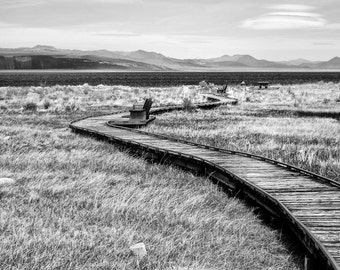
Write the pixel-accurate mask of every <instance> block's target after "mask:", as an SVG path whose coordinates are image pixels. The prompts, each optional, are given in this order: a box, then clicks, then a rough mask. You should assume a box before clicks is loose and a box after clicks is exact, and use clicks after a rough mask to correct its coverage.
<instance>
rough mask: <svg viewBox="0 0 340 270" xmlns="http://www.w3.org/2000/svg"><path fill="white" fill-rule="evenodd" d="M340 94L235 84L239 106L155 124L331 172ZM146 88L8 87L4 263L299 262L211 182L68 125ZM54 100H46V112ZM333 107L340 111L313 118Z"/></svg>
mask: <svg viewBox="0 0 340 270" xmlns="http://www.w3.org/2000/svg"><path fill="white" fill-rule="evenodd" d="M338 89H339V86H338V85H336V84H325V83H320V84H313V85H302V86H291V88H290V90H289V91H290V92H292V93H294V96H293V95H292V94H289V93H288V92H289V91H288V87H286V86H281V87H280V89H279V90H275V91H274V90H269V91H259V90H256V89H248V90H247V89H246V90H242V89H238V88H235V89H231V90H230V91H232V92H233V93H229V94H233V95H234V96H237V97H239V98H240V100H241V102H240V105H238V106H234V107H229V106H228V107H220V108H218V109H216V110H213V111H200V110H198V111H196V112H180V113H176V112H175V113H171V114H170V113H169V114H164V115H160V116H158V117H157V120H156V121H157V122H155V124H153V125H150V126H149V127H148V128H147V130H151V131H155V132H159V133H166V134H172V135H174V136H180V137H183V138H186V139H190V140H193V141H199V142H202V143H206V144H211V145H216V146H219V147H225V148H231V149H236V150H244V151H248V152H253V153H259V154H263V155H265V156H268V157H273V158H275V159H279V160H282V161H286V162H289V163H293V164H296V165H298V166H301V167H304V168H307V169H310V170H312V171H315V172H318V173H320V174H322V175H326V176H329V177H331V178H333V179H334V178H337V177H338V175H339V167H340V166H339V135H338V134H339V131H340V130H339V122H338V120H337V118H336V117H337V113H338V112H339V111H340V108H339V105H340V104H339V103H338V102H337V100H336V98H337V97H338V96H339V95H336V91H337V90H338ZM152 90H153V92H152V97H153V98H154V100H155V102H156V105H157V104H159V105H162V104H166V103H167V102H169V104H182V102H183V98H186V97H187V98H191V100H194V97H195V96H196V92H197V91H196V90H197V89H196V87H195V86H192V87H187V88H185V87H184V88H183V87H178V88H166V89H161V88H159V89H158V88H154V89H152ZM163 90H164V92H162V91H163ZM148 91H149V90H148V89H145V88H128V87H126V88H125V87H120V86H97V87H90V86H87V85H83V86H78V87H69V86H55V87H37V88H29V87H27V88H6V89H5V88H1V91H0V96H1V97H3V99H2V100H0V101H1V102H2V103H1V104H0V106H4V107H6V109H3V110H1V125H0V130H1V131H0V149H1V152H0V177H10V178H13V179H15V180H16V181H17V182H16V184H15V185H13V186H6V187H1V188H0V209H1V211H0V232H1V233H0V268H2V269H9V268H11V269H183V268H184V269H186V268H188V267H191V268H192V269H235V270H241V269H242V270H243V269H259V270H260V269H261V270H262V269H301V268H302V267H301V264H300V263H299V257H298V256H297V255H292V253H293V252H294V248H293V247H291V246H287V245H285V244H284V243H283V241H282V240H283V238H282V235H281V232H280V230H274V229H270V228H268V227H267V226H265V225H264V224H263V223H262V222H261V220H260V219H259V218H258V217H257V216H256V215H255V214H254V213H253V212H252V211H251V209H250V208H248V207H246V206H245V205H244V204H243V203H242V202H240V201H238V200H237V199H235V198H230V197H227V196H226V195H225V194H224V193H223V192H221V191H220V190H219V189H218V187H217V186H215V185H213V184H211V183H210V182H209V181H208V180H207V179H205V178H201V177H196V176H194V175H192V174H191V173H188V172H184V171H181V170H179V169H177V168H175V167H171V166H162V165H158V164H150V163H146V162H145V161H144V160H142V159H139V158H136V157H133V156H131V155H130V154H128V153H126V152H122V151H119V150H118V149H117V148H116V147H114V146H113V145H109V144H107V143H105V142H100V141H97V140H94V139H93V138H87V137H83V136H78V135H76V134H73V133H71V132H70V130H69V129H68V128H67V125H68V123H69V122H70V121H71V120H74V119H76V118H80V117H83V116H87V115H91V114H97V113H98V114H100V113H110V112H112V110H113V109H114V108H119V107H122V106H125V105H129V106H130V105H131V103H132V102H134V100H138V99H139V98H141V97H144V96H149V94H150V93H149V92H148ZM320 91H321V92H320ZM322 91H323V92H322ZM302 93H304V94H303V95H302ZM306 93H307V94H306ZM247 97H249V98H247ZM296 97H298V99H299V106H298V107H297V106H294V104H295V103H296V99H297V98H296ZM300 97H303V98H300ZM197 98H198V99H199V98H200V97H199V96H198V95H197ZM324 98H329V99H330V102H328V103H327V104H325V103H324V102H323V100H324ZM46 100H48V101H49V102H50V106H49V107H48V108H47V110H46V108H45V111H43V110H41V109H42V108H44V107H45V105H44V104H45V101H46ZM28 101H30V102H35V103H36V104H38V110H37V111H36V112H31V111H22V110H20V108H21V107H22V106H23V104H24V103H25V102H28ZM72 104H75V105H72ZM66 106H70V107H71V108H70V110H68V109H65V108H66ZM72 106H73V107H72ZM56 108H57V109H56ZM72 108H73V109H72ZM76 108H79V109H76ZM0 109H1V107H0ZM301 112H306V113H311V115H305V116H304V117H299V113H301ZM313 113H314V114H313ZM315 113H316V114H315ZM325 113H330V114H332V115H333V116H334V117H333V118H328V117H327V115H323V118H320V117H315V116H319V114H325ZM300 116H301V115H300ZM137 242H144V243H145V244H146V247H147V251H148V255H147V257H146V258H145V259H144V260H143V261H141V262H140V263H139V266H138V264H137V261H136V258H135V257H134V256H133V255H132V254H131V253H130V251H129V246H130V245H132V244H135V243H137Z"/></svg>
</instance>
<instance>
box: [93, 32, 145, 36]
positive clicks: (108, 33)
mask: <svg viewBox="0 0 340 270" xmlns="http://www.w3.org/2000/svg"><path fill="white" fill-rule="evenodd" d="M91 36H100V37H138V36H140V34H135V33H116V32H115V33H113V32H106V33H93V34H91Z"/></svg>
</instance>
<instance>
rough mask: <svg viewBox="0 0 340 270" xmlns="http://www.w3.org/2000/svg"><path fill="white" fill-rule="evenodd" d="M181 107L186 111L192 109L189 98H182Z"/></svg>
mask: <svg viewBox="0 0 340 270" xmlns="http://www.w3.org/2000/svg"><path fill="white" fill-rule="evenodd" d="M183 108H184V110H186V111H192V109H193V106H192V101H191V99H190V98H183Z"/></svg>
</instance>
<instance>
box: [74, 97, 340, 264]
mask: <svg viewBox="0 0 340 270" xmlns="http://www.w3.org/2000/svg"><path fill="white" fill-rule="evenodd" d="M210 98H211V99H215V102H211V103H207V104H200V105H197V107H201V108H211V107H214V106H218V105H222V104H225V103H228V102H230V100H228V99H225V98H222V97H217V96H210ZM216 100H217V101H216ZM178 109H180V108H179V107H176V106H174V107H167V108H156V109H152V110H151V113H161V112H165V111H169V110H178ZM123 115H126V112H121V113H117V114H114V115H104V116H97V117H89V118H85V119H81V120H77V121H74V122H72V123H71V124H70V128H71V129H72V130H73V131H75V132H79V133H83V134H87V135H94V136H96V137H98V138H101V139H106V140H108V141H110V142H114V143H116V144H118V145H121V146H123V147H124V148H129V149H130V150H131V151H133V152H135V153H138V154H140V155H142V156H143V157H144V158H147V159H152V160H156V161H158V162H162V163H173V164H176V165H179V166H181V167H184V168H188V169H191V170H194V171H196V172H198V173H201V174H204V175H207V176H209V177H210V178H213V179H215V180H217V181H220V182H223V183H224V184H225V185H226V186H227V187H228V188H229V189H230V190H231V191H232V192H234V193H235V194H236V193H237V194H241V195H243V196H245V197H247V198H249V199H251V200H252V201H255V202H256V203H257V204H258V205H260V206H261V207H263V208H264V209H265V210H267V211H269V212H270V213H271V214H272V215H273V216H275V217H277V218H279V219H280V220H281V221H282V222H283V223H284V224H285V225H286V226H289V227H290V229H291V230H292V231H293V232H294V234H295V235H296V236H297V237H298V238H299V240H300V241H301V242H302V243H303V244H304V245H305V247H306V248H307V249H308V250H309V252H310V253H311V255H312V258H313V259H314V261H313V263H312V266H314V267H315V266H316V269H325V270H327V269H332V270H340V184H339V183H337V182H335V181H332V180H330V179H327V178H324V177H321V176H319V175H316V174H313V173H310V172H308V171H305V170H302V169H299V168H296V167H294V166H290V165H288V164H284V163H281V162H278V161H275V160H271V159H266V158H264V157H261V156H256V155H252V154H249V153H243V152H237V151H230V150H226V149H218V148H215V147H210V146H206V145H201V144H196V143H192V142H189V141H184V140H178V139H174V138H172V137H168V136H160V135H155V134H152V133H147V132H143V131H140V130H133V129H129V128H122V127H118V126H109V125H108V124H107V122H108V121H109V120H112V119H114V118H117V117H122V116H123Z"/></svg>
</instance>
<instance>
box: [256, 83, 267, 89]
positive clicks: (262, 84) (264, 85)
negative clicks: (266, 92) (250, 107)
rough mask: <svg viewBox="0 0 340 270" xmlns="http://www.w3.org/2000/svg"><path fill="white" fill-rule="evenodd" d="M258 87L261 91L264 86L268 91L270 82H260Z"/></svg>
mask: <svg viewBox="0 0 340 270" xmlns="http://www.w3.org/2000/svg"><path fill="white" fill-rule="evenodd" d="M257 85H258V86H259V89H262V86H263V87H264V88H265V89H267V88H268V85H269V82H258V83H257Z"/></svg>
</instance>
